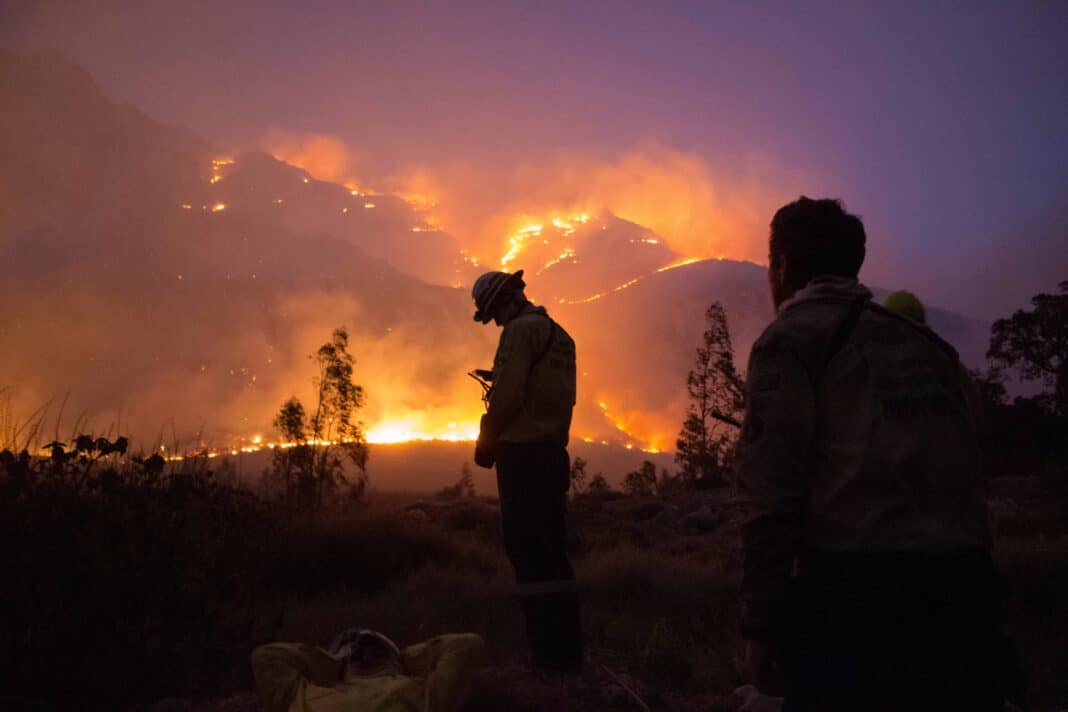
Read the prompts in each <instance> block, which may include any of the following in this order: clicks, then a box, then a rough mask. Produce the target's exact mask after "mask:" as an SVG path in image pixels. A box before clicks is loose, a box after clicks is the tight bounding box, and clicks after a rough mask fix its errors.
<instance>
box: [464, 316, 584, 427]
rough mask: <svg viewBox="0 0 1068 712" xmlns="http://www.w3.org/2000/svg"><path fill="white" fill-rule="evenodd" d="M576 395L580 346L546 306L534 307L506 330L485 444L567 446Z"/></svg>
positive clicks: (495, 365) (495, 370)
mask: <svg viewBox="0 0 1068 712" xmlns="http://www.w3.org/2000/svg"><path fill="white" fill-rule="evenodd" d="M550 339H552V341H551V343H550ZM546 347H548V350H546ZM543 353H544V356H542V354H543ZM539 356H540V357H541V358H540V360H539ZM575 390H576V389H575V342H574V341H573V340H572V339H571V337H570V336H569V335H568V333H567V332H566V331H564V329H563V327H561V326H560V325H559V324H555V322H553V321H552V320H551V319H550V318H549V315H548V313H547V312H546V311H545V308H544V307H535V306H534V305H532V304H528V305H527V306H526V307H525V308H524V310H523V311H522V312H520V314H519V315H518V316H517V317H515V318H514V319H512V320H511V321H509V322H508V323H507V324H505V325H504V328H503V329H502V331H501V339H500V343H499V345H498V346H497V354H496V356H495V357H494V359H493V391H492V392H491V394H490V401H489V409H488V411H487V413H486V416H485V417H484V418H483V421H482V432H481V434H480V436H479V440H480V441H481V443H482V444H483V446H486V447H492V446H493V445H494V444H495V443H497V442H509V443H541V444H549V445H559V446H561V447H566V446H567V443H568V431H569V430H570V429H571V412H572V409H573V408H574V406H575Z"/></svg>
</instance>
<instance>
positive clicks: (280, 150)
mask: <svg viewBox="0 0 1068 712" xmlns="http://www.w3.org/2000/svg"><path fill="white" fill-rule="evenodd" d="M260 147H261V148H263V150H265V151H267V152H268V153H270V154H271V155H273V156H274V157H275V158H278V159H280V160H283V161H285V162H286V163H291V164H293V165H294V166H300V167H301V168H303V169H304V170H306V171H307V172H308V173H309V174H311V176H312V177H313V178H316V179H317V180H321V181H327V182H330V183H342V184H346V185H352V186H353V187H355V186H356V184H357V181H356V178H355V175H356V164H357V160H356V155H355V152H354V151H353V150H352V149H351V148H350V147H349V146H348V145H346V144H345V142H344V141H342V140H341V139H340V138H338V137H337V136H329V135H325V134H314V133H295V132H291V131H284V130H282V129H277V128H276V129H271V130H270V131H268V132H267V133H266V134H265V135H264V136H263V138H262V139H261V140H260Z"/></svg>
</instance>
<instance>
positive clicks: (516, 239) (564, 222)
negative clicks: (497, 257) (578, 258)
mask: <svg viewBox="0 0 1068 712" xmlns="http://www.w3.org/2000/svg"><path fill="white" fill-rule="evenodd" d="M589 220H590V216H589V215H587V214H586V213H582V214H581V215H576V216H574V217H570V218H566V219H565V218H559V217H554V218H552V219H551V221H550V224H551V225H552V226H553V227H554V228H556V230H557V231H558V232H559V233H560V236H561V237H571V236H572V235H574V234H575V230H577V229H578V228H577V227H576V223H578V224H581V225H585V224H586V223H587V222H589ZM544 230H545V225H544V223H535V224H532V225H527V226H526V227H521V228H519V229H518V230H516V231H515V232H513V233H512V234H511V235H509V236H508V242H507V243H506V244H507V250H506V251H505V253H504V256H503V257H502V258H501V267H507V266H508V264H509V263H511V262H513V261H515V259H516V257H518V256H519V253H520V252H522V251H523V249H524V248H525V247H526V246H527V244H528V243H529V241H530V240H532V239H534V238H539V237H541V238H542V244H545V245H548V244H549V240H548V239H546V238H545V237H544V236H543V231H544ZM564 253H567V254H563V253H561V256H560V257H559V258H557V259H555V260H553V261H550V262H549V264H547V265H545V267H544V268H542V269H545V268H548V267H550V266H552V265H553V264H555V263H556V262H559V261H560V260H562V259H567V258H568V257H574V255H575V251H574V249H573V248H565V250H564Z"/></svg>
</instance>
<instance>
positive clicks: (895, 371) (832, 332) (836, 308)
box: [755, 280, 988, 551]
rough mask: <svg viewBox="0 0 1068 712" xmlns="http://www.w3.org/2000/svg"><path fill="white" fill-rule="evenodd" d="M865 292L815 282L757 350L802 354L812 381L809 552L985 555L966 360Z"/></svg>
mask: <svg viewBox="0 0 1068 712" xmlns="http://www.w3.org/2000/svg"><path fill="white" fill-rule="evenodd" d="M865 292H866V290H864V288H863V287H861V286H859V285H856V284H855V283H848V282H846V281H840V280H817V281H816V283H815V284H813V285H812V286H811V287H810V288H808V289H805V290H802V292H800V293H798V295H796V297H795V298H794V299H793V300H791V301H790V302H788V303H787V304H785V305H784V308H783V310H782V312H781V314H780V316H779V318H778V319H777V320H776V321H775V323H773V324H772V326H771V327H769V328H768V330H767V332H766V333H765V335H764V337H762V339H761V340H760V342H758V345H757V346H756V347H755V348H767V347H768V344H771V348H772V350H773V351H774V349H776V348H778V349H784V350H793V351H794V352H795V353H796V356H797V358H799V359H801V360H802V361H803V363H805V364H806V369H807V370H808V373H809V380H810V387H811V393H812V398H813V406H814V407H813V410H812V413H811V416H812V418H813V428H812V440H811V443H810V445H809V448H808V457H807V464H806V467H805V470H806V471H805V473H804V475H805V479H806V490H807V493H806V498H805V511H806V519H805V528H804V541H805V546H806V548H809V549H813V550H828V551H841V550H846V551H850V550H861V551H895V550H896V551H912V550H920V551H953V550H960V549H969V548H984V547H986V546H987V545H988V534H987V523H986V522H987V520H986V501H985V496H984V491H983V485H982V479H981V477H980V472H979V462H978V449H977V443H976V440H975V433H974V424H973V422H972V418H971V414H970V411H969V407H968V403H967V400H966V395H965V393H966V391H965V389H966V384H965V381H964V378H965V375H964V371H963V368H962V367H961V365H960V362H959V360H958V358H957V354H956V352H955V351H954V350H953V348H952V347H951V346H949V345H948V344H946V343H945V342H944V341H942V340H941V339H940V338H939V337H938V336H936V335H935V334H934V333H933V332H931V331H930V330H928V329H926V328H925V327H923V326H920V325H918V324H916V323H915V322H912V321H910V320H908V319H905V318H903V317H900V316H898V315H896V314H894V313H892V312H889V311H887V310H885V309H883V308H881V307H879V306H877V305H875V304H873V303H872V302H871V301H870V300H869V299H865ZM776 343H778V344H780V346H778V347H776V346H775V344H776ZM771 357H772V358H776V357H777V358H790V355H789V354H779V355H776V354H774V353H772V354H771ZM802 387H803V384H802ZM798 415H800V413H798Z"/></svg>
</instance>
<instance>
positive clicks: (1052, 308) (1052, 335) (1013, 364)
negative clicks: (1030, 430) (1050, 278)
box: [986, 281, 1068, 415]
mask: <svg viewBox="0 0 1068 712" xmlns="http://www.w3.org/2000/svg"><path fill="white" fill-rule="evenodd" d="M1059 287H1060V294H1037V295H1035V296H1034V297H1032V298H1031V307H1032V308H1031V310H1030V311H1025V310H1023V309H1021V310H1019V311H1017V312H1016V313H1015V314H1013V315H1012V316H1011V317H1009V318H1008V319H998V320H997V321H995V322H994V325H993V327H992V329H991V333H990V348H989V350H988V351H987V353H986V355H987V358H988V359H990V362H991V372H992V373H993V374H994V375H995V376H1000V375H1001V374H1002V373H1003V372H1004V371H1005V370H1006V369H1013V370H1014V371H1016V373H1018V374H1019V375H1020V377H1022V378H1023V379H1024V380H1026V381H1041V382H1042V383H1043V384H1044V385H1045V386H1046V388H1050V389H1052V392H1051V393H1044V394H1043V396H1042V398H1041V400H1040V401H1039V404H1040V405H1042V406H1043V407H1045V408H1047V409H1048V410H1049V411H1050V412H1052V413H1055V414H1057V415H1068V281H1065V282H1061V283H1060V285H1059Z"/></svg>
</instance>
